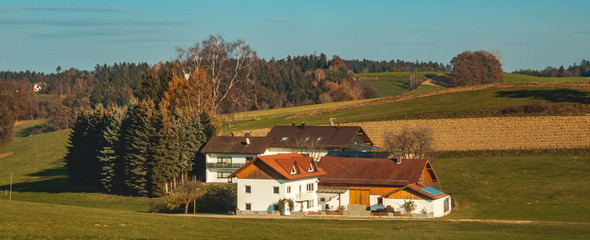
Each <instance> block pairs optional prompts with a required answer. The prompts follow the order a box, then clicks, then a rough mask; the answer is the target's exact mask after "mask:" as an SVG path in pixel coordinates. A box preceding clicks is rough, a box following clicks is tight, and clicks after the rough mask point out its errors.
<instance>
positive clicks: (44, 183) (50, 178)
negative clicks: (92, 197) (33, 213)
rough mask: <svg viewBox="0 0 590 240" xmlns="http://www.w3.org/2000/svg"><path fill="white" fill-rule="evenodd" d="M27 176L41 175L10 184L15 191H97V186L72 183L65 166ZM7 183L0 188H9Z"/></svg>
mask: <svg viewBox="0 0 590 240" xmlns="http://www.w3.org/2000/svg"><path fill="white" fill-rule="evenodd" d="M27 176H32V177H41V178H42V179H40V180H36V181H31V182H18V183H13V184H12V191H15V192H45V193H98V192H100V191H98V189H97V188H95V187H87V186H79V185H74V184H72V183H70V182H69V181H68V176H67V175H66V169H65V167H60V168H52V169H44V170H42V171H40V172H36V173H31V174H27ZM9 188H10V186H9V185H2V186H0V189H2V190H4V189H9Z"/></svg>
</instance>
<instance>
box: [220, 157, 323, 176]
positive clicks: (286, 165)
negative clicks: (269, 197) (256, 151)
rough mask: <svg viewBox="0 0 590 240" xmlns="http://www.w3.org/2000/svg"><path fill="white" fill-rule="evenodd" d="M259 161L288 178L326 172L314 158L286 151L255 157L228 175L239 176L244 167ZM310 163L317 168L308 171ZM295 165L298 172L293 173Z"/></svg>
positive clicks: (320, 174)
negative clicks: (317, 164)
mask: <svg viewBox="0 0 590 240" xmlns="http://www.w3.org/2000/svg"><path fill="white" fill-rule="evenodd" d="M257 163H263V164H265V165H266V166H268V167H270V168H271V169H272V171H275V172H276V173H278V174H279V175H280V176H281V177H283V178H284V179H287V180H292V179H299V178H307V177H319V176H322V175H325V174H326V172H325V171H324V170H322V169H321V168H319V167H317V166H315V163H314V161H313V158H311V157H304V156H301V155H300V154H298V153H285V154H276V155H265V156H258V157H255V158H254V159H252V160H251V161H250V162H248V163H247V164H246V165H244V166H242V167H241V168H239V169H238V170H236V171H235V172H233V173H232V174H231V175H230V176H228V177H237V176H238V175H239V174H240V172H242V171H243V170H244V169H247V168H249V167H251V166H253V165H256V164H257ZM310 164H313V165H314V167H315V169H316V170H315V171H313V172H308V171H307V169H308V167H309V165H310ZM293 167H295V168H296V169H297V174H291V169H292V168H293Z"/></svg>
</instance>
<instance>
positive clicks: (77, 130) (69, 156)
mask: <svg viewBox="0 0 590 240" xmlns="http://www.w3.org/2000/svg"><path fill="white" fill-rule="evenodd" d="M89 115H90V112H88V111H84V112H81V113H80V114H79V115H78V117H77V118H76V122H75V123H74V126H73V127H72V131H71V132H70V138H69V140H68V145H67V146H66V155H65V156H64V162H65V166H66V169H67V171H68V175H69V180H70V182H72V183H77V184H79V183H82V182H83V181H84V177H85V172H84V167H85V165H86V160H87V159H86V157H87V156H88V154H87V152H88V143H87V142H88V141H87V138H86V136H87V133H88V129H89V128H90V126H89Z"/></svg>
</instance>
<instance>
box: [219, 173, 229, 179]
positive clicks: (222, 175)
mask: <svg viewBox="0 0 590 240" xmlns="http://www.w3.org/2000/svg"><path fill="white" fill-rule="evenodd" d="M230 174H231V173H228V172H217V178H227V176H229V175H230Z"/></svg>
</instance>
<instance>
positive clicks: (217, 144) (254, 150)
mask: <svg viewBox="0 0 590 240" xmlns="http://www.w3.org/2000/svg"><path fill="white" fill-rule="evenodd" d="M271 142H272V138H267V137H227V136H215V137H213V138H211V140H209V142H208V143H207V145H205V147H204V148H203V150H202V152H204V153H242V154H261V153H264V152H265V151H266V149H268V147H269V146H270V144H271Z"/></svg>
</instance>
